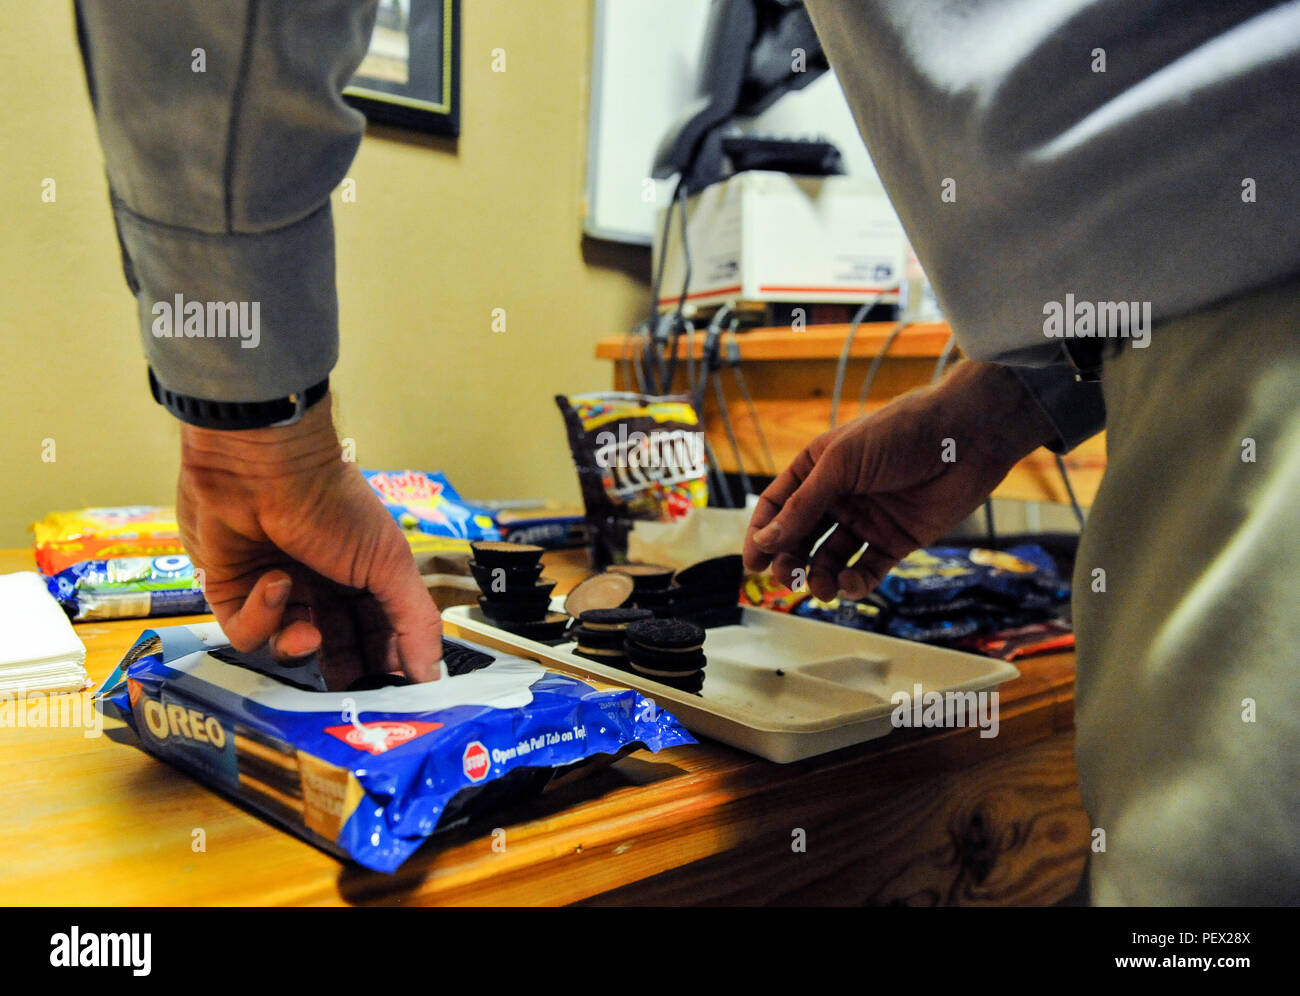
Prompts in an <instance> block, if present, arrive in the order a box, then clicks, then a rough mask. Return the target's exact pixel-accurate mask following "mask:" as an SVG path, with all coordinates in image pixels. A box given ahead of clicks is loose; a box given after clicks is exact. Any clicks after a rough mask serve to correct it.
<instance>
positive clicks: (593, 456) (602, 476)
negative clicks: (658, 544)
mask: <svg viewBox="0 0 1300 996" xmlns="http://www.w3.org/2000/svg"><path fill="white" fill-rule="evenodd" d="M555 402H556V404H557V405H559V407H560V412H561V414H562V415H563V416H564V423H565V427H566V429H567V430H568V436H569V449H570V451H571V452H572V454H573V463H574V466H575V467H576V468H577V471H578V483H579V485H580V487H581V489H582V500H583V504H584V505H585V506H586V514H587V528H588V532H589V534H590V541H589V542H590V549H591V556H592V560H593V562H594V564H595V566H596V567H605V566H608V565H609V564H611V563H621V562H623V561H624V560H626V557H627V536H628V533H629V532H630V531H631V527H632V522H633V521H634V520H644V521H650V522H671V521H673V520H676V519H680V518H683V517H684V516H685V515H687V513H689V512H690V511H691V509H694V508H703V507H705V506H706V505H708V503H709V488H708V462H707V460H706V457H705V447H704V430H703V427H702V426H701V425H700V418H699V415H698V413H697V412H696V411H695V408H694V407H693V406H692V405H691V403H690V400H689V399H688V398H687V397H685V396H681V395H675V396H668V397H655V396H651V395H645V394H632V393H627V392H609V393H604V394H576V395H573V396H571V397H566V396H565V395H562V394H560V395H556V397H555Z"/></svg>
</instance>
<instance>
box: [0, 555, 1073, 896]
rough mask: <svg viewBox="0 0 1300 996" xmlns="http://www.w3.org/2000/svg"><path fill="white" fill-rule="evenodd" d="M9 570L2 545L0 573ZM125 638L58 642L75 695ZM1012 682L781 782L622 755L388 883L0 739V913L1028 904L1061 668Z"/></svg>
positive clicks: (10, 732)
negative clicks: (963, 715) (942, 720)
mask: <svg viewBox="0 0 1300 996" xmlns="http://www.w3.org/2000/svg"><path fill="white" fill-rule="evenodd" d="M547 561H548V569H547V573H548V574H549V575H550V576H553V577H558V578H560V580H561V585H560V587H561V589H567V587H568V586H569V585H571V584H572V583H573V582H574V581H575V580H576V579H577V578H579V577H581V576H582V575H583V574H584V573H585V569H584V568H583V567H582V565H581V563H580V559H579V557H578V556H576V555H574V554H571V553H565V554H550V555H548V556H547ZM31 567H32V560H31V555H30V553H28V552H27V551H0V572H8V571H14V570H27V569H31ZM208 618H210V617H206V616H205V617H193V618H185V619H175V620H168V622H175V623H179V622H190V621H198V620H203V619H208ZM147 625H148V624H147V623H146V622H144V621H141V620H133V621H122V622H107V623H84V624H80V625H78V627H77V630H78V634H79V635H80V636H81V638H82V640H83V641H84V642H85V644H86V649H87V668H88V670H89V671H90V674H91V677H92V678H94V679H95V681H96V683H97V684H98V683H99V682H102V681H103V679H104V678H105V677H106V676H107V675H108V673H109V672H110V671H111V670H112V668H113V666H114V665H115V664H116V663H117V661H118V660H119V658H120V657H121V655H122V653H123V652H124V651H125V650H126V649H127V647H128V646H130V644H131V643H132V642H133V641H134V639H135V637H136V636H137V635H138V634H139V633H140V631H141V630H142V629H144V628H145V627H146V626H147ZM1018 666H1019V667H1020V670H1021V677H1020V678H1018V679H1017V680H1015V681H1012V682H1009V683H1007V684H1005V685H1003V686H1002V689H1001V712H1000V718H1001V725H1000V732H999V734H998V736H996V737H993V738H990V739H981V738H980V737H979V735H978V731H977V730H975V729H965V730H943V731H913V730H900V731H895V732H894V733H892V734H890V735H889V736H887V737H885V738H883V739H881V740H877V741H874V742H872V743H868V744H864V745H861V746H859V747H854V748H849V749H846V750H842V751H838V752H836V753H834V754H829V755H825V756H823V757H820V758H814V759H812V760H809V761H804V762H800V763H796V764H791V765H778V764H773V763H771V762H768V761H764V760H761V759H759V758H755V757H751V756H749V755H747V754H743V753H741V752H739V751H736V750H733V749H731V748H729V747H726V746H724V745H722V744H718V743H715V742H712V741H704V742H702V743H700V744H699V745H697V746H691V747H679V748H675V749H673V750H669V751H665V752H663V753H661V754H658V755H653V754H650V753H649V752H647V751H639V752H637V753H635V754H632V755H630V756H629V757H626V758H624V759H622V760H620V761H619V762H617V763H616V764H614V765H611V766H607V767H605V768H604V769H602V770H599V771H596V772H594V773H592V774H591V775H589V776H588V777H586V778H585V779H581V780H576V781H573V782H571V783H569V784H568V785H566V786H564V787H561V788H558V789H555V790H553V791H550V792H548V793H546V794H544V795H543V796H542V797H540V798H539V799H537V800H535V801H534V802H532V803H530V804H529V805H527V806H526V807H523V808H520V809H517V810H515V811H511V812H503V813H500V814H498V815H497V818H496V819H495V820H493V821H492V822H491V824H483V825H479V826H475V827H472V828H468V829H466V830H461V831H456V832H453V833H450V834H447V835H445V836H443V837H440V838H438V840H437V841H436V842H434V843H432V844H430V845H428V846H426V847H425V848H424V849H423V850H421V851H420V852H419V853H418V854H416V855H415V856H414V857H413V858H411V860H410V861H408V862H407V864H406V865H405V866H404V867H403V868H402V869H401V870H400V871H399V872H398V873H397V874H395V875H391V876H388V875H381V874H377V873H374V872H370V871H367V870H365V869H362V868H360V867H357V866H354V865H349V864H345V863H343V862H340V861H339V860H337V859H335V858H333V857H331V856H329V855H327V854H325V853H324V852H322V851H320V850H317V849H316V848H314V847H312V846H311V845H309V844H306V843H304V842H303V841H301V840H299V839H297V838H296V837H293V836H292V835H290V834H288V833H286V832H284V831H282V830H279V829H277V828H275V827H274V826H272V825H270V824H269V823H267V822H265V821H264V820H262V819H261V818H259V817H258V816H255V815H253V814H251V813H250V812H247V811H245V810H244V809H242V808H240V807H239V806H238V805H236V804H235V803H233V802H230V801H229V800H227V799H225V798H223V797H222V796H220V795H218V794H216V793H215V792H213V791H210V790H208V789H206V788H204V787H203V786H201V785H199V784H198V783H197V782H195V781H193V780H192V779H190V778H189V777H187V776H186V775H183V774H181V773H180V772H178V771H176V770H174V769H172V768H170V767H168V766H167V765H165V764H163V763H161V762H159V761H158V760H156V759H154V758H153V757H151V756H150V755H148V754H145V753H144V752H142V751H140V750H138V749H136V748H135V747H132V746H128V745H126V744H121V743H117V742H114V740H112V739H110V737H109V736H98V737H94V736H91V737H87V736H86V735H85V732H86V731H84V730H83V729H81V728H42V729H14V728H3V729H0V792H3V799H4V803H5V804H4V806H3V811H0V903H4V904H37V905H42V904H67V905H83V904H84V905H97V904H102V905H130V904H163V905H175V904H182V905H187V904H233V905H263V904H295V905H296V904H310V905H337V904H349V903H350V904H391V905H426V904H435V903H438V904H444V903H450V904H509V905H540V904H564V903H587V904H611V903H624V904H631V903H657V904H684V903H706V904H707V903H740V904H751V903H797V904H813V903H819V904H820V903H855V904H856V903H870V904H890V903H909V904H936V903H941V904H948V903H952V904H1048V903H1052V902H1055V901H1057V900H1059V899H1061V898H1062V897H1064V896H1066V895H1068V894H1070V893H1071V892H1072V891H1073V890H1074V888H1075V885H1076V883H1077V881H1078V878H1079V874H1080V872H1081V870H1082V867H1083V862H1084V855H1085V853H1086V850H1087V844H1088V825H1087V819H1086V817H1085V816H1084V813H1083V810H1082V807H1081V802H1080V798H1079V791H1078V784H1077V778H1076V775H1075V770H1074V760H1073V740H1074V738H1073V695H1074V665H1073V658H1072V656H1071V655H1068V654H1065V655H1054V656H1047V657H1040V658H1036V659H1033V660H1029V661H1026V662H1023V663H1021V664H1020V665H1018ZM87 698H88V696H87ZM118 727H120V724H117V723H115V722H113V721H109V722H108V723H106V725H105V732H106V733H109V732H111V731H113V730H114V729H116V728H118ZM497 828H501V829H503V830H504V831H505V838H504V843H505V847H504V849H501V848H500V845H499V844H498V847H497V848H494V847H493V841H494V839H496V840H498V841H499V840H500V839H501V838H500V835H499V834H498V835H496V837H495V838H494V835H493V830H495V829H497ZM197 831H202V834H199V833H198V832H197ZM799 831H802V834H800V833H799ZM200 839H201V840H202V842H203V845H204V847H203V849H201V850H200V849H198V841H199V840H200ZM799 839H802V840H803V841H804V848H803V849H802V850H799V849H798V848H796V847H795V846H794V844H795V842H796V841H797V840H799Z"/></svg>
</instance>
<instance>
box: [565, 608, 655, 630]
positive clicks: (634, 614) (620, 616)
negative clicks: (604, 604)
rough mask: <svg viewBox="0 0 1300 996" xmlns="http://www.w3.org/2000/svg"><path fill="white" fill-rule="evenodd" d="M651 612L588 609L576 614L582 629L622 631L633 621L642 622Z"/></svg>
mask: <svg viewBox="0 0 1300 996" xmlns="http://www.w3.org/2000/svg"><path fill="white" fill-rule="evenodd" d="M651 616H652V613H651V612H649V611H647V610H646V609H637V608H631V607H628V608H618V609H588V610H587V611H585V612H583V613H582V614H581V615H580V616H578V622H579V623H581V624H582V627H583V628H584V629H588V630H593V631H600V630H604V631H606V632H616V633H622V632H623V631H624V630H625V629H627V627H628V626H630V625H631V624H632V623H634V622H643V621H645V620H646V619H649V618H651Z"/></svg>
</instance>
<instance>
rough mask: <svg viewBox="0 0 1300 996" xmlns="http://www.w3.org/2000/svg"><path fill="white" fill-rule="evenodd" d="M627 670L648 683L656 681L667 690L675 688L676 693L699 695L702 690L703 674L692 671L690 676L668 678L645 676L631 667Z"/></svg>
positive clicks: (645, 674) (633, 666)
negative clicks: (666, 687) (665, 686)
mask: <svg viewBox="0 0 1300 996" xmlns="http://www.w3.org/2000/svg"><path fill="white" fill-rule="evenodd" d="M629 670H630V671H631V672H632V673H633V674H636V675H639V676H640V677H642V678H646V679H648V680H650V681H657V682H658V683H659V684H661V685H667V686H668V687H669V688H676V689H677V690H678V691H682V692H689V693H690V694H692V695H699V694H700V690H701V689H703V688H704V672H703V671H693V672H691V673H690V674H686V675H679V676H676V677H668V676H661V675H653V674H647V673H645V672H644V671H641V670H639V669H637V667H636V666H635V665H631V666H630V667H629Z"/></svg>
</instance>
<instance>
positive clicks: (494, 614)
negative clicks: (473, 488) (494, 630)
mask: <svg viewBox="0 0 1300 996" xmlns="http://www.w3.org/2000/svg"><path fill="white" fill-rule="evenodd" d="M470 549H471V550H473V551H474V559H473V560H471V561H470V562H469V569H470V572H471V573H472V574H473V575H474V580H475V581H477V582H478V586H479V588H480V589H481V590H482V592H483V594H482V595H481V596H479V600H478V604H479V608H481V609H482V610H483V614H484V615H485V616H487V617H488V619H490V620H491V621H492V623H493V625H496V626H500V627H501V628H502V629H504V630H508V631H509V632H511V633H516V634H518V635H519V636H523V637H527V638H528V639H530V640H538V641H540V642H549V641H552V640H558V639H561V638H562V637H563V636H564V631H565V628H566V627H567V626H568V622H569V618H568V616H566V615H565V614H564V613H563V612H551V611H550V607H551V591H552V589H554V587H555V582H554V581H552V580H551V579H549V578H544V577H542V576H541V574H542V553H543V550H542V548H541V547H540V546H530V545H527V544H523V543H503V542H500V541H497V540H480V541H478V542H474V543H471V544H470Z"/></svg>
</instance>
